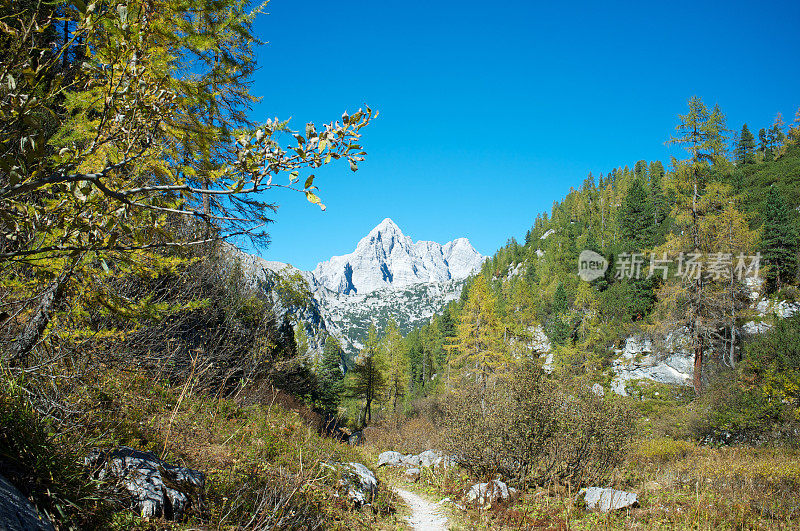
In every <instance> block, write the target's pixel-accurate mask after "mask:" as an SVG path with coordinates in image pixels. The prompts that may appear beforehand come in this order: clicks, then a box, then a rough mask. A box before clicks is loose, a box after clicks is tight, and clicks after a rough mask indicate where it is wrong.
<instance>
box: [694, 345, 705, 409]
mask: <svg viewBox="0 0 800 531" xmlns="http://www.w3.org/2000/svg"><path fill="white" fill-rule="evenodd" d="M702 370H703V340H702V338H701V337H699V336H698V338H697V340H696V341H695V346H694V375H693V376H694V378H693V380H694V382H693V384H694V394H695V395H697V396H700V393H701V391H702V386H703V381H702Z"/></svg>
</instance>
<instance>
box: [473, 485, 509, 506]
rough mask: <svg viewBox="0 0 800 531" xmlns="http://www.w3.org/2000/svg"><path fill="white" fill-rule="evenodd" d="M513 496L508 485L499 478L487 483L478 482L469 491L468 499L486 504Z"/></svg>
mask: <svg viewBox="0 0 800 531" xmlns="http://www.w3.org/2000/svg"><path fill="white" fill-rule="evenodd" d="M509 497H511V492H510V491H509V488H508V486H507V485H506V484H505V483H503V482H502V481H500V480H499V479H493V480H492V481H489V482H487V483H476V484H475V485H473V486H471V487H470V488H469V490H468V491H467V496H466V498H467V501H468V502H470V503H478V504H479V505H486V504H487V503H489V504H491V503H495V502H496V501H502V500H507V499H508V498H509Z"/></svg>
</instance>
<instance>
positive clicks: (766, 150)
mask: <svg viewBox="0 0 800 531" xmlns="http://www.w3.org/2000/svg"><path fill="white" fill-rule="evenodd" d="M758 152H759V153H761V157H762V160H763V161H764V162H772V158H773V157H772V147H771V146H770V141H769V138H768V137H767V131H766V130H765V129H764V128H763V127H762V128H761V129H759V130H758Z"/></svg>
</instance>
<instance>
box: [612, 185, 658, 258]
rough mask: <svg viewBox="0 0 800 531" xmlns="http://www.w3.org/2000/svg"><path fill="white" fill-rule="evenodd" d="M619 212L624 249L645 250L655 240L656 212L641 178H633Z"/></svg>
mask: <svg viewBox="0 0 800 531" xmlns="http://www.w3.org/2000/svg"><path fill="white" fill-rule="evenodd" d="M618 212H619V214H618V216H619V227H620V236H621V237H622V250H623V251H624V252H644V249H647V248H649V247H650V246H651V245H652V244H653V242H654V234H655V227H654V225H653V221H654V219H655V214H654V209H653V203H652V202H651V200H650V197H649V195H648V193H647V190H646V189H645V185H644V181H643V180H642V179H641V178H639V177H636V178H635V179H634V180H633V182H632V183H631V185H630V187H629V188H628V191H627V193H626V194H625V197H624V198H623V200H622V205H621V206H620V209H619V211H618Z"/></svg>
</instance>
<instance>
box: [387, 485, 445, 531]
mask: <svg viewBox="0 0 800 531" xmlns="http://www.w3.org/2000/svg"><path fill="white" fill-rule="evenodd" d="M394 491H395V492H396V493H397V495H398V496H400V497H401V498H402V499H403V501H404V502H405V503H406V505H408V506H409V507H410V508H411V516H409V517H408V518H407V520H408V523H409V524H410V525H411V528H412V529H414V530H415V531H439V530H442V531H447V530H448V529H449V527H448V525H447V517H446V516H444V515H443V514H441V513H440V510H441V508H440V507H438V506H437V505H436V504H435V503H431V502H429V501H427V500H424V499H422V498H421V497H419V496H417V495H416V494H414V493H413V492H409V491H407V490H404V489H398V488H395V489H394Z"/></svg>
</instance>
